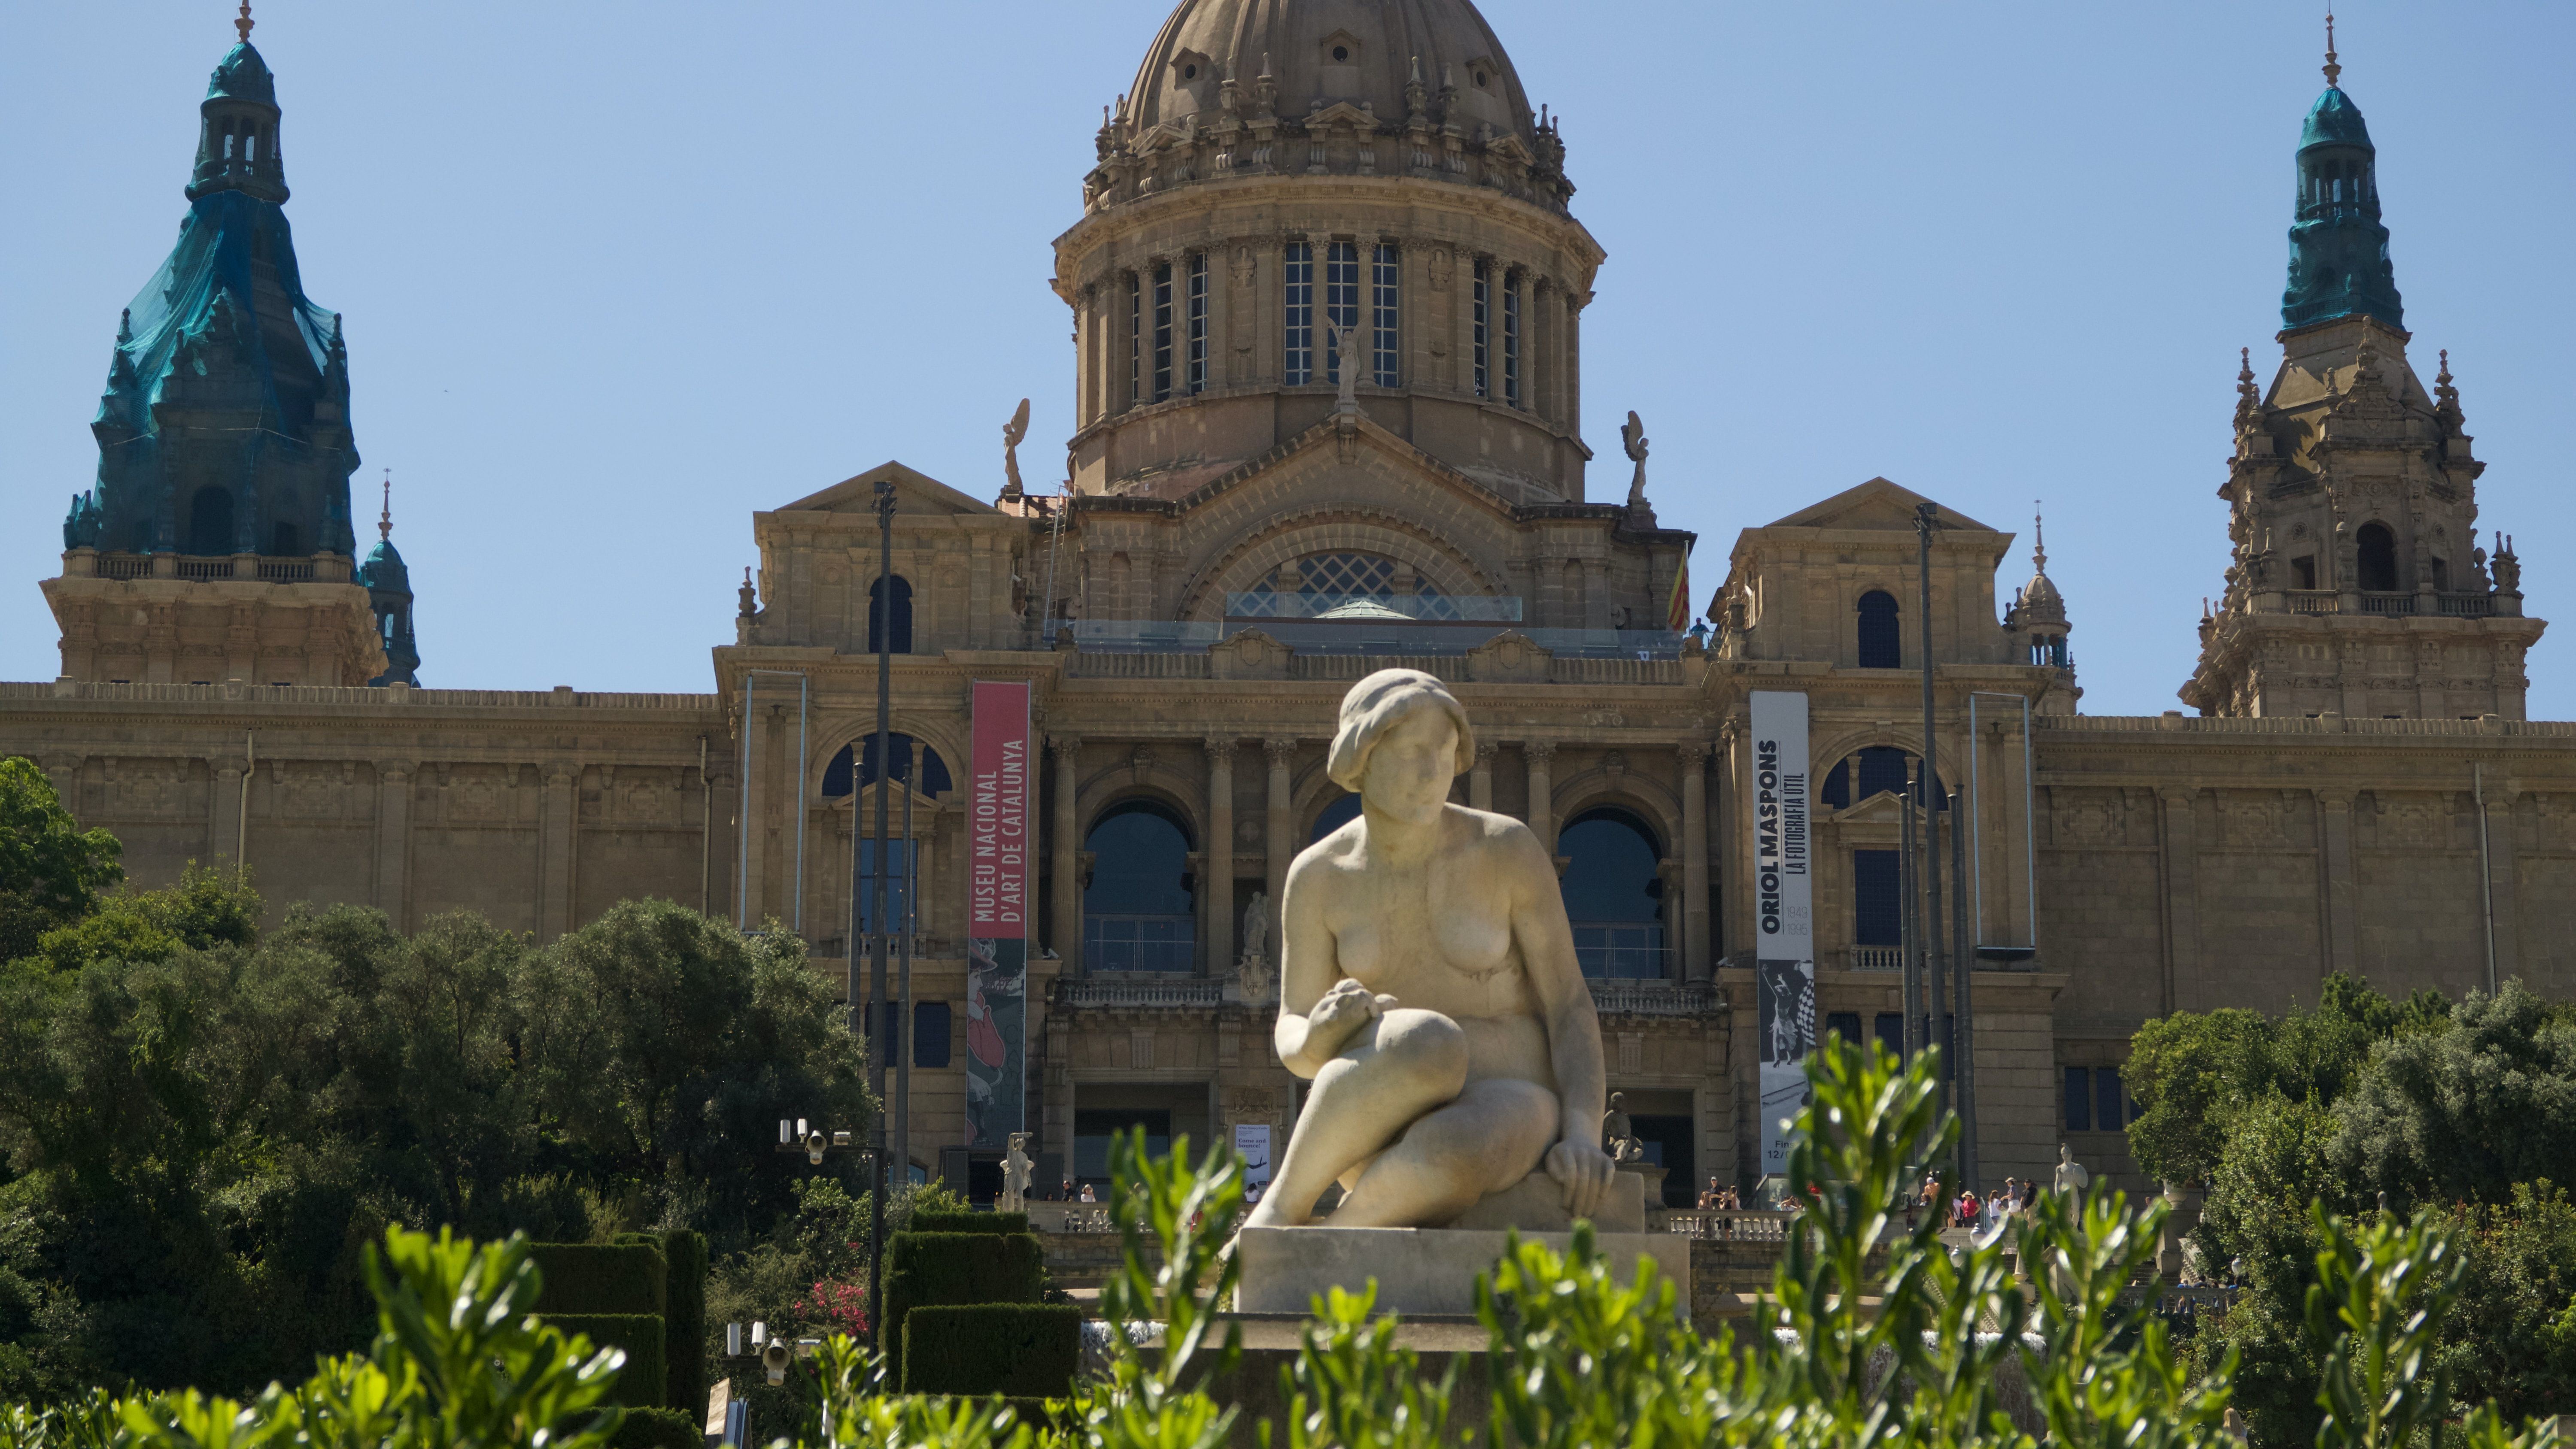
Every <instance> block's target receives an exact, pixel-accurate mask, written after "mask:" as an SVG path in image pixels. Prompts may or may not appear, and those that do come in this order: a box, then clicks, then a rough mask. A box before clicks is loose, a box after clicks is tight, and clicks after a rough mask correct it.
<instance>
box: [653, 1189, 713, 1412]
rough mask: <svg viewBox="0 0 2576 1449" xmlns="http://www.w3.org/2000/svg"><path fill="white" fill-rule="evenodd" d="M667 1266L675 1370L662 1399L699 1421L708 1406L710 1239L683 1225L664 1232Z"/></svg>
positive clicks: (666, 1322)
mask: <svg viewBox="0 0 2576 1449" xmlns="http://www.w3.org/2000/svg"><path fill="white" fill-rule="evenodd" d="M662 1262H663V1265H664V1267H665V1269H666V1270H667V1271H666V1272H665V1274H664V1281H665V1283H666V1284H667V1285H668V1287H667V1291H666V1293H665V1295H664V1296H665V1298H666V1299H667V1301H668V1303H669V1305H670V1306H669V1307H668V1308H667V1309H665V1310H664V1312H663V1325H662V1326H663V1331H664V1336H663V1340H662V1351H663V1357H664V1361H665V1364H666V1366H667V1367H668V1370H669V1372H670V1375H671V1381H670V1382H671V1387H670V1394H669V1396H668V1397H667V1398H666V1399H665V1400H664V1401H663V1402H665V1403H667V1404H669V1405H670V1406H671V1407H672V1408H674V1409H676V1410H678V1411H679V1412H681V1413H683V1414H686V1415H688V1416H690V1417H691V1419H692V1420H695V1419H697V1418H699V1417H701V1416H703V1415H704V1414H705V1413H706V1411H707V1240H706V1237H705V1235H704V1234H701V1233H693V1232H690V1231H689V1230H687V1229H686V1228H682V1229H680V1230H678V1231H676V1232H669V1233H664V1234H663V1235H662Z"/></svg>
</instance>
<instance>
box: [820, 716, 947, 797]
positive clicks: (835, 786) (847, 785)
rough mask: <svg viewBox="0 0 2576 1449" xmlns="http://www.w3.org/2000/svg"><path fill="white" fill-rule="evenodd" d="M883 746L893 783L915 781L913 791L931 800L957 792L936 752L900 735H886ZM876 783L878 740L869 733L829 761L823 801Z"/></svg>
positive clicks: (848, 745)
mask: <svg viewBox="0 0 2576 1449" xmlns="http://www.w3.org/2000/svg"><path fill="white" fill-rule="evenodd" d="M886 743H887V744H888V745H889V746H891V747H892V753H893V755H894V777H895V778H896V779H898V780H903V781H908V782H909V781H914V780H918V781H919V783H918V784H915V785H914V786H913V788H914V789H916V790H919V791H920V792H921V793H922V794H924V795H928V796H930V797H931V798H933V799H937V798H938V797H939V796H942V795H945V794H947V793H948V792H949V791H950V790H952V789H954V788H956V782H955V781H954V780H952V779H950V778H949V774H948V762H947V761H946V760H943V759H941V758H939V752H938V751H937V750H934V749H932V748H931V747H930V746H928V745H925V744H920V743H917V742H915V741H914V739H913V737H912V736H910V735H908V734H904V733H901V732H900V731H896V732H891V733H889V734H887V735H886ZM854 776H855V779H854V778H853V777H854ZM876 782H877V737H876V732H875V731H873V730H871V731H869V732H868V733H866V734H864V735H861V736H859V737H858V739H857V740H855V741H853V742H852V743H850V744H846V745H843V746H841V752H840V753H839V754H837V755H834V756H833V757H832V763H830V764H828V765H825V766H824V767H823V798H824V799H826V800H838V799H840V798H841V797H842V796H844V795H847V794H849V793H850V791H851V790H852V789H854V788H855V789H864V788H866V787H867V786H870V785H873V784H875V783H876Z"/></svg>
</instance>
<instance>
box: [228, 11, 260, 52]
mask: <svg viewBox="0 0 2576 1449" xmlns="http://www.w3.org/2000/svg"><path fill="white" fill-rule="evenodd" d="M258 23H259V22H258V21H256V20H253V19H251V18H250V0H241V14H239V15H236V16H234V17H233V30H234V32H235V33H236V34H238V35H240V36H241V43H242V44H244V45H248V44H250V28H251V27H252V26H254V25H256V24H258Z"/></svg>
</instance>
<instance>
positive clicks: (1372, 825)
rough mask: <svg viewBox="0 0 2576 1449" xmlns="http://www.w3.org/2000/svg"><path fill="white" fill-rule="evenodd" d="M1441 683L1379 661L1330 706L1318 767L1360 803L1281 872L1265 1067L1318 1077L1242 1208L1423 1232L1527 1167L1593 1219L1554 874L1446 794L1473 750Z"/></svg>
mask: <svg viewBox="0 0 2576 1449" xmlns="http://www.w3.org/2000/svg"><path fill="white" fill-rule="evenodd" d="M1475 755H1476V743H1475V737H1474V735H1473V734H1472V733H1471V732H1470V731H1469V729H1468V726H1467V714H1466V711H1465V710H1463V709H1461V708H1460V707H1459V704H1458V701H1457V699H1456V698H1454V697H1453V696H1452V695H1451V694H1450V693H1449V691H1448V690H1447V689H1446V688H1444V687H1442V685H1441V683H1440V681H1439V680H1437V679H1435V678H1433V677H1432V676H1430V675H1428V674H1424V673H1421V672H1420V671H1418V670H1411V669H1387V670H1381V671H1379V672H1378V673H1376V674H1372V675H1370V676H1369V677H1368V678H1366V679H1363V680H1361V681H1360V682H1359V683H1358V684H1356V685H1353V686H1352V687H1351V692H1350V693H1349V694H1348V695H1346V696H1344V697H1343V700H1342V715H1341V726H1340V730H1339V732H1338V733H1337V734H1336V735H1335V736H1334V738H1333V751H1332V756H1331V758H1330V760H1329V761H1328V762H1327V764H1326V769H1327V770H1328V771H1329V772H1330V773H1331V775H1332V777H1333V779H1334V780H1335V781H1336V782H1338V783H1339V784H1341V785H1342V786H1343V787H1344V788H1345V789H1350V790H1355V791H1357V792H1359V796H1360V807H1361V808H1360V814H1359V816H1358V818H1356V819H1354V820H1352V821H1351V823H1349V824H1348V825H1345V826H1343V827H1342V828H1341V829H1339V830H1336V831H1334V832H1333V833H1332V834H1331V835H1328V836H1326V837H1324V838H1323V839H1322V840H1319V841H1317V842H1315V843H1314V844H1313V845H1311V846H1308V847H1307V848H1306V850H1305V851H1304V852H1303V853H1302V854H1300V855H1299V856H1298V857H1297V859H1296V861H1295V863H1294V864H1292V865H1290V866H1289V867H1288V884H1287V891H1286V895H1285V896H1284V898H1283V902H1282V908H1281V915H1282V921H1283V924H1282V930H1281V941H1280V973H1279V979H1280V991H1279V994H1280V1002H1279V1008H1280V1009H1279V1025H1278V1028H1277V1030H1276V1032H1275V1034H1274V1041H1275V1043H1276V1045H1277V1046H1278V1049H1279V1059H1280V1060H1281V1061H1282V1062H1284V1063H1286V1064H1287V1067H1288V1070H1290V1071H1292V1072H1295V1073H1296V1074H1297V1075H1298V1076H1301V1077H1307V1078H1311V1079H1312V1080H1313V1081H1314V1084H1315V1085H1314V1087H1313V1089H1312V1090H1311V1091H1310V1093H1309V1095H1308V1097H1307V1099H1306V1110H1305V1113H1304V1115H1302V1116H1300V1117H1299V1118H1298V1119H1297V1126H1296V1130H1295V1132H1294V1133H1293V1134H1292V1135H1291V1136H1290V1137H1289V1139H1288V1151H1287V1153H1286V1154H1285V1155H1284V1156H1283V1157H1282V1158H1281V1159H1280V1161H1279V1164H1278V1171H1277V1176H1276V1178H1275V1179H1274V1180H1273V1181H1272V1183H1271V1187H1270V1190H1269V1192H1268V1194H1267V1195H1265V1196H1264V1197H1263V1198H1262V1200H1261V1202H1260V1204H1259V1205H1258V1206H1256V1207H1255V1208H1254V1209H1253V1210H1252V1212H1251V1214H1250V1216H1249V1217H1248V1218H1247V1219H1246V1220H1245V1223H1246V1226H1249V1227H1293V1226H1297V1225H1300V1224H1304V1223H1307V1222H1310V1221H1312V1220H1313V1216H1314V1210H1315V1201H1316V1199H1317V1198H1318V1197H1320V1196H1322V1194H1323V1191H1324V1188H1325V1185H1326V1184H1328V1183H1332V1182H1335V1181H1339V1182H1340V1183H1341V1184H1342V1186H1343V1189H1344V1192H1345V1193H1346V1196H1344V1197H1343V1199H1342V1202H1341V1206H1340V1207H1338V1208H1336V1209H1335V1210H1334V1212H1333V1214H1332V1219H1331V1221H1332V1225H1333V1226H1334V1227H1436V1226H1438V1225H1440V1224H1443V1223H1446V1222H1449V1221H1451V1220H1452V1219H1454V1218H1456V1217H1457V1216H1458V1215H1459V1214H1460V1213H1463V1212H1465V1211H1466V1210H1467V1209H1468V1208H1470V1207H1472V1206H1474V1205H1475V1203H1476V1201H1477V1199H1479V1198H1481V1197H1483V1196H1485V1195H1486V1194H1488V1193H1493V1192H1499V1191H1501V1190H1503V1189H1505V1188H1508V1187H1511V1186H1512V1185H1514V1184H1516V1183H1518V1182H1520V1181H1522V1180H1523V1179H1524V1178H1526V1177H1528V1176H1529V1175H1530V1174H1531V1173H1532V1172H1535V1171H1537V1170H1538V1169H1539V1168H1540V1167H1541V1166H1542V1165H1544V1166H1545V1168H1546V1169H1547V1172H1548V1175H1549V1177H1551V1178H1552V1179H1554V1181H1555V1182H1556V1184H1557V1185H1558V1186H1559V1187H1560V1188H1562V1190H1563V1192H1564V1203H1565V1207H1566V1210H1567V1211H1568V1212H1569V1213H1571V1214H1573V1215H1574V1216H1577V1217H1585V1216H1589V1215H1591V1213H1592V1211H1593V1209H1594V1208H1595V1206H1596V1205H1597V1204H1598V1203H1599V1202H1600V1200H1601V1197H1602V1194H1603V1193H1604V1192H1605V1191H1606V1190H1607V1189H1608V1188H1609V1186H1610V1181H1611V1177H1612V1174H1613V1172H1614V1171H1615V1168H1614V1167H1613V1165H1612V1163H1611V1161H1610V1159H1609V1157H1608V1156H1606V1155H1604V1154H1603V1152H1602V1151H1601V1143H1600V1124H1601V1096H1602V1085H1603V1083H1602V1062H1601V1032H1600V1026H1599V1024H1598V1022H1597V1020H1596V1019H1595V1017H1594V1015H1593V1011H1592V993H1591V991H1590V990H1589V989H1588V988H1587V987H1586V986H1585V985H1584V982H1583V977H1582V973H1581V971H1580V970H1579V968H1578V967H1577V966H1576V964H1575V959H1574V933H1573V931H1572V930H1571V929H1569V928H1568V927H1567V925H1566V921H1565V904H1564V901H1563V898H1562V897H1561V896H1560V895H1559V894H1558V887H1557V880H1556V868H1555V864H1554V862H1552V861H1550V860H1549V859H1548V855H1547V851H1546V850H1545V849H1544V848H1543V847H1541V846H1540V844H1539V842H1538V838H1537V837H1536V836H1534V835H1532V834H1530V831H1529V827H1528V826H1525V825H1523V824H1521V823H1520V822H1519V821H1517V820H1513V819H1511V818H1510V817H1508V816H1503V815H1495V814H1492V813H1490V812H1487V811H1483V810H1469V809H1467V808H1465V807H1463V806H1458V805H1452V804H1450V803H1449V786H1450V782H1451V781H1452V780H1454V779H1455V778H1456V777H1457V775H1458V773H1459V771H1461V770H1463V769H1465V768H1466V767H1467V766H1468V764H1469V763H1470V762H1471V761H1473V760H1474V759H1475Z"/></svg>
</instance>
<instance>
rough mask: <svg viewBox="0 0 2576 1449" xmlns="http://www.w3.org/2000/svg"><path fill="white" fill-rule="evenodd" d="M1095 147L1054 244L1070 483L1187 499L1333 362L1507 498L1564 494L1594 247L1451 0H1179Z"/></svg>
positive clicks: (1516, 104)
mask: <svg viewBox="0 0 2576 1449" xmlns="http://www.w3.org/2000/svg"><path fill="white" fill-rule="evenodd" d="M1098 156H1099V164H1098V165H1097V166H1095V167H1094V168H1093V169H1092V170H1091V172H1090V174H1089V175H1087V176H1086V177H1085V178H1084V181H1083V211H1084V216H1083V219H1082V220H1081V221H1080V222H1079V223H1077V224H1076V225H1075V226H1074V227H1073V228H1072V229H1071V230H1069V231H1067V232H1066V233H1065V234H1064V235H1063V236H1061V237H1059V238H1057V240H1056V277H1055V287H1056V291H1057V292H1058V294H1059V295H1061V296H1062V297H1063V298H1064V300H1065V301H1066V302H1067V303H1068V304H1070V305H1071V306H1072V307H1073V309H1074V317H1075V330H1076V339H1077V344H1078V346H1079V348H1080V355H1081V361H1080V367H1079V381H1078V405H1077V417H1078V420H1079V429H1078V431H1077V432H1076V433H1075V434H1074V436H1073V438H1072V440H1071V444H1070V451H1071V455H1072V456H1071V468H1072V477H1073V481H1074V485H1075V487H1076V489H1077V490H1078V491H1081V492H1084V493H1092V494H1103V493H1109V494H1125V495H1137V496H1145V497H1160V498H1178V497H1181V496H1184V495H1186V494H1187V493H1188V492H1190V491H1191V490H1192V489H1193V488H1195V487H1197V486H1198V485H1199V484H1201V483H1204V482H1206V481H1208V480H1209V479H1212V478H1216V477H1220V476H1223V475H1224V474H1226V473H1228V472H1229V471H1230V470H1232V469H1234V468H1236V467H1237V466H1239V465H1242V464H1244V463H1246V462H1248V461H1250V460H1253V459H1257V458H1259V457H1261V456H1262V455H1264V454H1265V453H1267V452H1268V451H1269V450H1271V449H1273V448H1275V447H1277V446H1278V445H1280V444H1281V443H1283V442H1284V441H1286V440H1288V439H1291V438H1294V437H1296V436H1298V435H1299V434H1300V433H1302V432H1304V431H1305V430H1307V429H1309V428H1312V427H1313V426H1315V425H1316V424H1317V423H1319V422H1321V421H1323V420H1325V419H1326V418H1329V417H1331V416H1333V415H1334V411H1335V407H1336V403H1337V400H1338V399H1337V393H1338V391H1339V389H1338V388H1337V384H1338V383H1339V382H1340V381H1342V380H1343V372H1344V369H1345V368H1347V369H1349V370H1350V371H1351V372H1352V374H1353V376H1352V377H1351V379H1350V381H1351V382H1352V383H1353V384H1354V394H1355V400H1356V403H1357V406H1358V407H1359V408H1360V410H1362V411H1364V412H1365V413H1366V414H1367V416H1368V418H1369V420H1370V421H1372V422H1374V423H1377V424H1378V425H1380V426H1382V427H1384V428H1386V429H1388V430H1389V431H1391V432H1393V433H1394V434H1396V435H1397V436H1398V437H1400V438H1402V439H1404V440H1405V441H1406V442H1409V443H1410V444H1412V445H1413V446H1414V447H1416V448H1419V449H1421V450H1422V451H1423V452H1425V453H1428V454H1430V455H1431V456H1432V457H1434V458H1436V459H1438V460H1439V461H1441V462H1442V463H1445V464H1447V465H1449V466H1450V467H1452V468H1455V469H1457V470H1458V471H1459V472H1461V473H1464V474H1466V475H1467V476H1468V477H1470V478H1472V479H1474V480H1475V481H1477V482H1478V483H1480V484H1483V485H1484V486H1485V487H1487V488H1488V489H1490V490H1492V491H1493V492H1494V493H1496V494H1498V495H1499V496H1501V497H1502V498H1504V499H1506V500H1509V501H1511V502H1514V503H1533V504H1558V503H1580V502H1582V501H1584V494H1583V465H1584V463H1585V461H1586V460H1587V459H1588V458H1589V457H1590V456H1591V454H1590V450H1589V449H1587V448H1585V447H1584V445H1583V441H1582V439H1581V438H1580V437H1579V436H1578V435H1577V419H1578V417H1579V416H1580V399H1581V393H1580V381H1579V379H1580V376H1581V366H1580V351H1581V349H1580V344H1579V336H1580V318H1581V315H1582V310H1583V307H1584V304H1585V303H1586V302H1588V301H1589V300H1590V298H1591V283H1592V276H1593V272H1594V269H1595V268H1597V267H1598V266H1599V265H1600V262H1601V260H1602V252H1601V249H1600V247H1599V246H1598V245H1597V244H1596V243H1595V242H1594V241H1593V240H1592V237H1591V235H1590V234H1589V233H1588V232H1586V231H1585V230H1584V229H1583V227H1582V226H1581V224H1579V223H1577V222H1576V221H1575V220H1574V219H1573V218H1572V217H1571V216H1570V215H1568V214H1567V211H1566V199H1567V197H1569V196H1570V195H1572V194H1573V191H1574V188H1573V186H1572V184H1570V183H1569V182H1568V181H1567V180H1566V179H1565V168H1564V146H1563V144H1562V143H1561V142H1560V141H1559V140H1558V138H1557V135H1556V132H1555V130H1554V129H1553V127H1551V126H1550V125H1549V124H1548V123H1547V122H1546V121H1545V120H1544V119H1543V118H1542V117H1540V116H1538V115H1536V114H1533V113H1532V111H1531V108H1530V104H1529V99H1528V97H1527V96H1526V95H1525V94H1524V93H1523V92H1522V89H1521V83H1520V78H1519V76H1518V75H1517V74H1515V73H1514V71H1513V69H1512V63H1511V60H1510V58H1509V57H1508V56H1506V55H1505V54H1504V53H1503V48H1502V45H1501V42H1499V41H1498V40H1496V39H1495V37H1494V33H1493V31H1492V29H1491V28H1490V27H1488V26H1487V25H1486V24H1485V21H1484V18H1483V17H1482V16H1480V15H1479V14H1477V13H1476V9H1475V7H1474V6H1473V5H1471V4H1469V3H1467V0H1382V3H1371V4H1350V3H1316V0H1182V3H1181V4H1180V5H1179V7H1178V8H1177V9H1175V10H1174V11H1173V12H1172V14H1171V17H1170V18H1169V19H1168V20H1166V21H1165V22H1164V23H1163V27H1162V30H1161V31H1160V33H1159V34H1157V36H1156V37H1155V40H1154V44H1153V45H1152V46H1151V47H1150V48H1149V49H1148V50H1147V52H1146V55H1145V60H1144V64H1143V65H1142V66H1141V67H1140V68H1139V69H1138V71H1137V73H1136V80H1135V84H1134V87H1133V88H1132V89H1131V90H1130V91H1129V92H1128V94H1126V95H1124V96H1122V97H1120V98H1119V99H1118V102H1117V104H1116V105H1115V106H1113V107H1110V108H1109V110H1108V113H1107V115H1106V116H1105V117H1104V119H1103V123H1102V125H1101V128H1100V132H1099V136H1098ZM1345 343H1346V344H1347V347H1348V349H1349V352H1348V356H1345V355H1344V352H1343V346H1344V345H1345Z"/></svg>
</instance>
